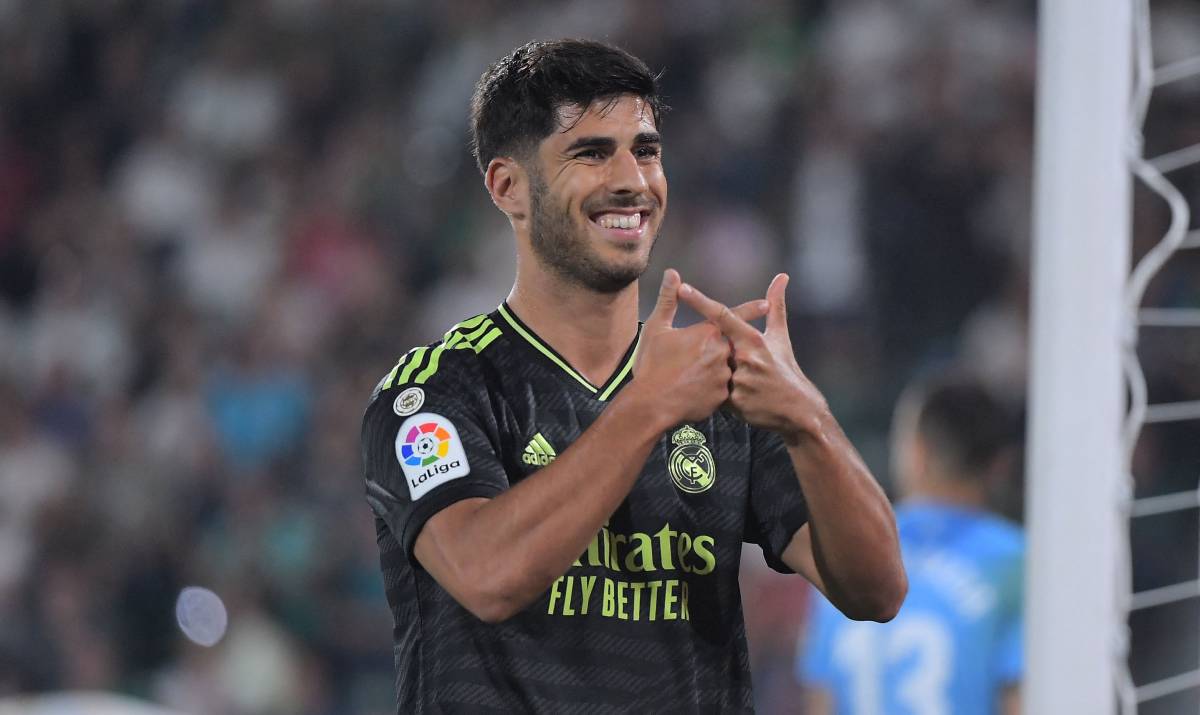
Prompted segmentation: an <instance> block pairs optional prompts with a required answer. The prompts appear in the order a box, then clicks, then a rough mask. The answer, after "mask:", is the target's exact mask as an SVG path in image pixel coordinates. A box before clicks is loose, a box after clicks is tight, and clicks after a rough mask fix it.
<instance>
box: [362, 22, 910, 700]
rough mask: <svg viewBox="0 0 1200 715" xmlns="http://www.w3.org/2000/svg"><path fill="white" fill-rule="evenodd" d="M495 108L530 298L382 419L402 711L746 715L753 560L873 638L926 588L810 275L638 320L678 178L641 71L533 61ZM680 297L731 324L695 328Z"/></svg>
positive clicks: (408, 361) (690, 295) (569, 44)
mask: <svg viewBox="0 0 1200 715" xmlns="http://www.w3.org/2000/svg"><path fill="white" fill-rule="evenodd" d="M471 110H472V111H471V119H472V132H473V144H474V152H475V156H476V159H477V161H478V164H479V168H480V170H481V171H482V172H483V176H484V184H485V186H486V187H487V190H488V192H489V194H490V195H491V198H492V201H493V202H494V203H495V205H496V206H497V207H498V208H499V209H500V210H501V211H502V212H504V214H505V215H506V216H507V217H508V218H509V221H510V222H511V225H512V227H513V233H514V234H515V237H516V250H517V257H518V261H517V275H516V281H515V284H514V285H513V288H512V291H511V292H510V293H509V295H508V298H507V300H505V301H504V302H503V303H501V304H500V306H499V307H498V308H496V310H494V311H492V312H490V313H487V314H485V315H477V316H474V317H471V318H467V319H466V320H463V321H462V322H460V323H458V324H457V325H455V326H454V327H452V328H450V330H449V331H447V332H446V334H445V336H444V337H443V339H442V340H440V341H438V342H436V343H433V344H432V345H428V346H425V347H418V348H416V349H414V350H411V351H409V352H408V353H406V354H405V355H404V356H403V357H401V358H400V360H399V362H398V363H397V364H396V366H395V367H393V368H392V370H391V372H389V373H388V374H387V375H386V376H385V377H384V378H383V380H382V381H381V382H380V384H379V386H378V387H377V389H376V390H375V394H374V395H373V396H372V400H371V403H370V405H369V406H368V408H367V412H366V415H365V416H364V422H363V436H362V440H363V441H362V447H363V459H364V464H365V471H366V481H367V497H368V501H369V503H370V505H371V508H372V510H373V512H374V514H375V516H376V517H377V518H376V525H377V531H378V542H379V547H380V551H381V562H382V568H383V572H384V581H385V584H386V587H387V597H388V601H389V605H390V607H391V610H392V614H393V618H394V621H395V631H394V636H393V637H394V655H395V664H396V670H397V673H396V689H397V695H398V700H399V704H398V710H399V712H402V713H419V712H426V711H432V712H474V711H488V712H492V711H496V710H500V711H515V712H548V713H569V712H647V713H648V712H679V711H687V712H698V711H704V712H738V711H746V710H750V709H751V708H752V698H751V691H750V673H749V663H748V659H747V653H746V643H745V637H744V629H743V622H742V613H741V605H740V600H739V593H738V580H737V579H738V560H739V558H740V553H741V545H742V543H743V542H744V541H750V542H755V543H758V544H760V545H761V546H762V548H763V550H764V552H765V554H766V558H767V560H768V561H769V563H770V564H771V565H772V566H773V567H775V568H776V569H779V570H780V571H785V572H791V571H798V572H800V573H802V574H804V575H805V576H807V577H808V578H809V579H810V580H812V581H813V582H814V583H815V584H817V586H818V587H819V588H820V589H821V590H822V592H824V593H825V594H827V595H828V596H829V597H830V598H831V599H833V601H834V602H836V603H837V604H838V606H839V607H840V608H842V609H843V610H844V611H845V612H846V613H847V614H849V615H851V616H852V617H855V618H867V619H877V620H887V619H888V618H891V617H892V615H893V614H894V613H895V612H896V610H897V609H898V608H899V604H900V602H901V600H902V599H903V595H904V591H905V578H904V572H903V567H902V565H901V561H900V556H899V543H898V540H897V536H896V531H895V522H894V517H893V514H892V511H891V506H890V505H889V503H888V502H887V499H886V497H885V496H884V494H883V492H882V490H881V489H880V488H879V486H878V485H877V484H876V482H875V480H874V479H873V478H872V476H871V475H870V474H869V473H868V471H867V469H866V468H865V467H864V465H863V463H862V461H861V460H860V458H859V457H858V455H857V453H856V452H855V450H854V448H853V447H852V446H851V444H850V443H849V441H848V440H847V439H846V437H845V436H844V435H843V434H842V431H841V429H840V428H839V427H838V424H837V422H836V421H835V420H834V418H833V416H832V415H831V414H830V413H829V410H828V408H827V406H826V403H825V401H824V399H823V398H822V396H821V394H820V393H819V392H818V391H817V389H816V388H815V387H814V386H813V385H812V383H811V382H809V381H808V379H807V378H806V377H805V376H804V374H803V373H802V372H801V370H800V368H799V367H798V366H797V365H796V362H795V359H794V358H793V356H792V349H791V343H790V342H789V339H788V333H787V322H786V317H785V315H784V309H785V306H784V289H785V287H786V278H785V277H782V276H781V277H779V278H777V279H776V280H775V281H773V282H772V283H771V286H770V287H769V289H768V291H767V295H766V299H765V300H764V299H759V300H754V301H750V302H749V303H746V304H743V305H741V306H738V307H737V308H735V309H728V308H726V307H725V306H723V305H721V304H720V303H718V302H716V301H713V300H711V299H709V298H708V297H707V296H704V295H703V294H702V293H701V292H700V291H699V290H698V289H696V288H694V287H692V286H689V285H687V284H684V283H682V281H681V278H680V276H679V275H678V274H677V273H676V272H675V271H673V270H669V271H667V272H666V273H665V274H664V276H663V281H662V287H661V290H660V292H659V297H658V301H657V305H656V306H655V307H654V310H653V313H652V314H651V315H650V316H649V318H648V319H647V320H646V322H645V324H644V325H640V324H639V322H638V314H637V306H638V284H637V279H638V277H639V276H640V275H641V274H642V272H643V271H644V270H645V268H646V265H647V262H648V260H649V258H650V250H651V246H652V245H653V243H654V240H655V238H656V237H657V235H658V230H659V227H660V225H661V223H662V221H663V216H664V215H665V212H666V208H667V181H666V177H665V176H664V174H663V167H662V158H661V152H662V144H663V141H662V139H661V136H660V134H659V119H660V115H661V112H662V103H661V100H660V98H659V94H658V90H657V87H656V78H655V76H654V75H653V74H651V73H650V72H649V70H648V69H647V67H646V65H645V64H644V63H643V62H641V61H640V60H638V59H636V58H634V57H632V56H631V55H629V54H627V53H625V52H624V51H622V50H619V49H616V48H613V47H610V46H607V45H604V44H600V43H595V42H585V41H560V42H549V43H540V42H539V43H530V44H527V45H525V46H523V47H520V48H518V49H517V50H516V51H514V52H513V53H512V54H510V55H509V56H507V57H505V58H503V59H501V60H500V61H498V62H497V63H495V64H494V65H492V66H491V67H490V68H489V69H488V70H487V72H486V73H484V75H483V76H482V78H481V79H480V81H479V84H478V86H477V88H476V92H475V95H474V98H473V100H472V107H471ZM681 300H682V301H685V302H687V303H688V304H690V305H691V306H693V307H694V308H696V309H697V310H698V311H700V313H701V314H702V315H704V316H705V317H706V318H707V320H705V321H703V322H701V323H699V324H696V325H693V326H690V327H686V328H678V329H677V328H675V327H673V325H672V322H673V318H674V315H675V310H676V305H677V301H681ZM763 317H765V318H766V330H765V332H760V331H759V330H758V329H757V328H755V327H754V326H752V325H751V324H750V323H749V322H748V321H751V320H755V319H759V318H763Z"/></svg>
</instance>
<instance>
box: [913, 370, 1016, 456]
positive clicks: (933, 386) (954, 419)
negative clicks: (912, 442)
mask: <svg viewBox="0 0 1200 715" xmlns="http://www.w3.org/2000/svg"><path fill="white" fill-rule="evenodd" d="M914 393H915V396H916V430H917V434H918V435H920V436H921V438H922V439H923V440H924V441H925V444H926V446H927V447H928V448H929V449H930V450H931V451H932V452H933V454H934V457H935V458H936V459H938V460H939V461H940V462H941V463H942V464H944V465H945V466H946V467H948V468H949V469H950V470H951V471H952V472H954V473H955V474H957V475H959V476H962V477H968V478H970V477H981V476H983V475H984V473H985V472H986V471H987V469H988V468H989V467H991V466H992V465H993V463H994V462H995V460H996V459H997V458H998V457H999V456H1000V455H1001V453H1002V452H1004V450H1005V449H1006V448H1008V447H1010V446H1012V445H1014V444H1016V443H1017V442H1018V441H1019V435H1018V434H1017V431H1018V430H1017V420H1016V419H1014V417H1013V415H1012V414H1010V412H1009V410H1008V409H1007V408H1005V406H1004V405H1002V404H1001V403H1000V402H999V401H998V400H996V398H995V397H993V396H992V394H991V393H990V392H989V391H988V390H987V389H986V388H985V387H983V385H981V384H979V382H977V381H975V380H973V379H971V378H966V377H961V376H949V377H940V378H934V379H930V380H927V381H925V382H923V383H920V384H918V385H917V386H916V387H915V388H914Z"/></svg>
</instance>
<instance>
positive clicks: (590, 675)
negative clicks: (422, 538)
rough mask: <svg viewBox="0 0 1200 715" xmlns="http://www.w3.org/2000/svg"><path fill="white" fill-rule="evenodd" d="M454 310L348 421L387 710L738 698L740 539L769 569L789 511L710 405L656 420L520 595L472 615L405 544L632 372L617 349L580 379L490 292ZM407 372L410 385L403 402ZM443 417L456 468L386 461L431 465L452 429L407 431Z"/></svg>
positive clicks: (584, 423)
mask: <svg viewBox="0 0 1200 715" xmlns="http://www.w3.org/2000/svg"><path fill="white" fill-rule="evenodd" d="M460 325H466V326H469V327H468V328H460V329H457V330H455V329H452V330H451V332H449V333H447V334H446V338H445V339H443V341H440V342H439V343H435V344H433V345H431V346H429V347H428V348H422V349H417V350H415V351H413V352H410V353H409V354H408V355H406V357H405V358H404V359H402V361H401V363H400V365H399V366H398V367H399V369H398V370H396V369H394V370H393V371H392V373H389V375H388V377H385V379H384V380H383V381H382V382H381V383H380V385H379V387H378V388H377V389H376V391H375V394H374V395H372V398H371V402H370V405H369V406H368V408H367V411H366V415H365V417H364V421H363V434H362V449H363V462H364V465H365V471H366V474H365V476H366V482H367V499H368V502H369V503H370V505H371V509H372V510H373V512H374V514H375V516H376V529H377V534H378V543H379V548H380V554H381V566H382V569H383V576H384V581H385V585H386V589H387V598H388V603H389V605H390V607H391V610H392V616H393V619H394V622H395V630H394V635H393V638H394V655H395V663H396V692H397V698H398V707H397V712H399V713H441V712H454V713H460V712H468V713H473V712H538V713H564V714H565V713H612V712H647V713H648V712H654V713H667V712H688V713H729V712H748V711H752V710H753V702H752V698H751V686H750V664H749V660H748V657H747V650H746V642H745V630H744V626H743V621H742V609H741V597H740V593H739V589H738V566H739V559H740V557H741V548H742V543H743V542H744V541H749V542H755V543H758V544H760V545H761V546H762V547H763V550H764V552H765V554H766V556H767V561H768V563H769V564H770V565H771V566H772V567H773V568H775V569H777V570H780V571H784V572H788V569H787V567H786V566H785V565H784V564H783V562H782V561H781V555H782V552H783V550H784V548H785V547H786V546H787V544H788V542H789V540H790V539H791V537H792V535H793V534H794V533H795V531H796V530H797V529H798V528H799V527H800V526H801V525H803V524H804V523H805V521H806V520H807V509H806V507H805V503H804V499H803V496H802V494H801V492H800V488H799V484H798V482H797V480H796V477H795V475H794V474H793V471H792V467H791V463H790V461H789V459H788V456H787V453H786V451H785V449H784V447H783V444H782V442H781V441H780V440H779V439H778V437H776V436H775V435H774V434H771V433H767V432H763V431H760V430H757V429H754V428H751V427H750V426H748V425H747V424H746V423H745V422H743V421H741V420H740V419H738V418H736V417H734V416H732V415H730V414H727V413H724V412H718V413H717V414H714V415H713V416H712V417H710V418H709V419H707V420H704V421H703V422H698V423H692V424H691V425H690V427H691V428H692V429H690V430H689V429H687V428H686V427H687V426H685V425H678V426H677V427H674V428H672V429H671V430H669V431H667V432H666V433H664V434H663V435H662V437H661V439H660V441H659V446H658V448H657V449H655V450H654V451H652V452H651V454H650V456H649V458H648V459H647V461H646V465H645V467H644V469H643V471H642V474H641V476H640V477H639V478H638V481H637V483H636V485H635V486H634V488H633V490H632V491H631V492H630V494H629V495H628V496H627V497H626V499H625V501H624V502H622V504H621V505H620V507H619V508H618V509H617V510H616V512H615V513H613V515H612V516H611V517H610V519H609V520H608V523H607V524H606V525H605V526H604V527H603V528H602V529H601V530H600V533H599V534H597V536H596V538H595V539H594V540H593V542H592V544H591V545H590V546H589V547H588V549H587V550H586V551H585V553H583V554H582V555H581V556H580V558H579V560H578V561H576V563H575V565H574V566H572V567H571V568H570V569H569V570H568V571H567V573H566V574H564V575H563V576H562V578H560V579H558V580H557V581H556V582H555V583H554V584H553V585H552V586H551V588H550V589H548V590H547V592H546V593H545V594H543V596H542V597H541V598H540V599H538V600H537V601H536V602H535V603H533V604H532V605H531V606H529V607H528V608H527V609H525V610H524V611H522V612H521V613H519V614H517V615H516V616H514V617H513V618H511V619H509V620H507V621H505V622H503V623H501V624H498V625H489V624H486V623H484V622H482V621H480V620H478V619H477V618H475V617H474V616H473V615H472V614H471V613H470V612H468V611H467V610H466V609H464V608H463V607H462V606H460V605H459V604H458V603H457V602H456V601H455V600H454V599H453V598H452V597H451V596H450V595H449V594H448V593H447V592H446V591H445V590H443V589H442V588H441V587H440V586H439V585H438V583H437V582H436V581H435V580H434V579H433V578H432V577H431V576H430V575H429V574H428V573H427V572H426V571H425V570H424V569H422V568H421V566H420V564H419V563H418V562H417V561H416V559H415V558H414V557H413V553H412V549H413V544H414V542H415V541H416V538H417V534H418V533H419V532H420V530H421V527H422V526H423V525H424V523H425V521H426V520H428V519H429V518H430V517H431V516H432V515H433V514H435V513H437V512H438V511H439V510H440V509H443V508H445V507H446V506H447V505H449V504H452V503H454V502H455V501H458V500H460V499H465V498H469V497H478V496H483V497H492V496H495V495H496V494H498V493H500V492H502V491H503V490H505V489H507V488H509V487H510V486H512V485H513V484H516V483H517V482H519V481H521V480H522V479H524V478H525V477H526V476H528V475H530V474H532V473H533V472H534V471H536V470H537V469H542V468H544V466H545V465H546V464H548V463H550V461H552V459H553V458H554V456H556V455H559V454H562V452H563V451H564V450H566V449H569V448H570V446H571V444H572V442H574V441H575V439H576V438H578V437H579V435H580V434H581V433H582V432H583V431H584V430H586V429H587V428H588V426H589V425H590V424H591V423H592V422H593V421H594V420H595V419H596V417H597V416H598V415H599V414H600V412H601V411H602V410H604V408H605V406H606V405H607V401H608V400H607V399H602V398H611V396H612V395H613V394H615V393H616V392H617V390H619V388H620V386H621V385H622V384H623V383H625V382H627V381H628V380H629V379H630V377H631V376H632V375H631V372H630V371H629V370H623V369H618V371H617V372H616V373H615V374H614V377H613V379H612V380H610V383H612V384H607V385H601V386H593V385H590V384H587V383H586V381H584V380H582V378H580V377H579V376H578V374H577V373H574V372H573V371H572V370H571V368H570V366H569V365H567V364H566V362H565V361H564V360H562V358H561V357H560V356H558V355H557V354H556V353H554V352H553V351H552V350H551V349H550V348H549V346H546V345H545V344H543V343H541V342H540V341H539V339H538V338H537V336H536V335H534V334H533V333H532V331H531V330H529V329H528V328H527V327H526V326H524V325H523V324H522V323H520V321H519V318H518V317H517V316H515V315H513V314H512V311H511V309H508V308H507V306H502V307H501V309H498V310H497V311H495V312H493V313H491V314H489V315H488V316H486V318H485V317H483V316H476V318H474V319H471V320H469V321H464V323H462V324H460ZM491 326H495V327H498V328H499V330H500V334H498V335H492V334H491V333H492V331H493V328H492V327H491ZM457 327H458V326H456V328H457ZM489 335H490V338H489V339H487V344H486V345H485V346H484V347H483V348H482V349H479V343H480V342H482V340H483V339H485V338H486V336H489ZM464 343H466V344H465V345H464ZM447 344H452V346H451V348H449V349H445V346H446V345H447ZM635 345H636V343H635ZM438 347H443V348H444V349H442V350H440V351H438ZM435 353H437V357H438V358H439V359H438V362H437V364H436V366H435V368H434V369H432V370H431V369H430V368H429V362H430V361H431V359H432V357H433V356H434V354H435ZM634 353H635V346H631V347H630V350H629V353H628V354H627V355H626V360H624V361H623V362H622V367H623V368H624V367H625V366H627V365H630V364H632V360H633V357H634ZM414 361H417V362H420V364H415V365H414ZM406 362H407V363H409V365H408V367H409V369H407V370H406V369H404V368H405V363H406ZM560 363H561V364H560ZM402 377H404V378H406V379H404V380H401V379H400V378H402ZM418 389H419V390H420V393H419V397H420V398H423V401H420V406H419V407H418V408H416V410H417V411H416V413H414V414H409V411H410V410H412V409H414V408H413V405H414V404H415V403H417V402H418V397H417V395H418V393H417V390H418ZM406 391H407V394H405V393H406ZM401 398H402V399H401ZM400 413H404V416H402V415H401V414H400ZM421 415H435V416H440V418H439V419H436V420H435V419H434V418H431V417H422V416H421ZM445 421H448V422H450V423H452V424H453V427H454V430H455V431H456V432H457V437H458V438H459V441H460V442H461V448H462V454H464V455H465V460H466V462H467V463H468V464H467V468H468V469H469V473H467V474H465V475H464V476H453V477H447V476H445V474H456V473H458V472H461V471H462V470H461V469H460V468H458V467H451V468H450V469H449V471H447V472H446V473H445V474H440V473H437V472H436V471H434V472H430V473H431V474H433V476H432V477H430V478H429V480H428V482H427V483H426V484H418V483H417V481H416V480H419V479H420V478H421V477H420V476H419V475H417V472H418V471H421V470H424V469H425V467H424V465H423V464H419V465H418V466H415V467H413V466H410V467H409V472H408V473H406V472H405V471H404V469H403V468H402V466H401V460H402V459H404V458H407V459H409V460H421V461H423V460H430V459H432V460H433V461H432V462H431V467H430V469H433V470H436V468H437V466H438V464H439V463H441V462H451V463H455V462H453V461H452V460H453V459H454V458H455V456H456V454H458V453H457V452H455V451H454V449H455V447H454V445H453V444H451V445H450V446H449V447H446V448H445V449H448V450H450V451H449V452H447V456H446V457H437V455H436V449H438V447H437V446H436V445H438V444H442V443H447V442H449V441H452V440H443V442H438V441H437V439H433V440H432V441H427V442H426V444H425V446H424V447H423V448H420V449H418V448H417V447H414V446H412V445H416V444H417V442H412V441H410V440H409V436H410V435H413V434H416V433H414V432H413V429H418V431H419V429H421V428H422V427H421V425H422V424H424V425H430V424H434V422H436V423H437V424H443V423H444V422H445ZM402 427H403V429H402ZM428 430H429V433H430V434H434V433H435V428H434V427H429V428H428ZM418 441H419V440H418ZM406 445H408V446H409V448H408V450H407V451H406V450H405V446H406ZM414 449H417V452H421V449H424V450H425V452H428V451H429V450H431V449H432V450H435V451H434V453H433V456H432V457H421V454H424V453H425V452H421V454H417V453H416V452H414V451H413V450H414ZM705 450H707V452H708V454H707V455H704V454H701V453H702V452H704V451H705ZM412 454H417V456H415V457H414V456H411V455H412ZM406 455H408V456H407V457H406ZM709 458H711V462H709V461H708V460H709ZM439 460H440V462H439ZM672 463H674V466H670V465H671V464H672ZM714 465H715V469H714V468H713V467H714ZM424 473H425V472H422V474H424ZM673 475H675V476H673ZM428 484H435V485H434V486H433V487H432V488H430V489H428V490H427V491H421V490H422V489H425V488H426V487H427V485H428ZM684 487H686V488H684ZM414 489H416V490H417V491H413V490H414ZM413 494H416V495H417V497H416V499H413Z"/></svg>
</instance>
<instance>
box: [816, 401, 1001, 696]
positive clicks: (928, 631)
mask: <svg viewBox="0 0 1200 715" xmlns="http://www.w3.org/2000/svg"><path fill="white" fill-rule="evenodd" d="M1012 445H1013V439H1012V434H1011V430H1010V428H1009V419H1008V417H1007V416H1006V414H1005V411H1004V410H1003V409H1002V408H1001V407H1000V406H999V405H998V404H997V403H996V402H995V401H994V400H993V399H991V397H990V396H989V395H988V394H987V393H986V392H985V391H984V390H983V389H982V388H981V387H979V386H976V385H974V384H971V383H967V382H954V381H948V380H941V381H937V382H931V383H929V384H926V385H923V386H916V387H913V388H910V389H909V390H908V391H907V392H906V393H905V395H904V396H903V397H902V398H901V400H900V404H899V406H898V408H897V410H896V418H895V424H894V427H893V442H892V461H893V468H894V469H895V474H896V476H897V478H898V479H899V486H900V489H901V491H902V496H903V499H902V502H901V505H900V506H899V508H897V510H896V523H897V526H898V527H899V530H900V544H901V550H902V552H903V557H904V566H905V568H906V569H907V570H908V578H909V590H908V598H907V599H906V600H905V602H904V605H903V606H902V607H901V609H900V613H899V614H898V615H897V616H896V618H895V619H894V620H892V621H891V622H889V623H870V622H856V621H851V620H849V619H847V618H846V617H844V616H842V614H841V613H839V612H838V611H837V610H836V609H835V608H834V607H833V606H831V605H830V604H829V602H828V601H826V600H825V599H824V598H822V597H821V596H820V594H816V595H814V597H813V604H814V606H813V613H812V617H811V619H810V621H809V626H808V629H807V635H806V638H805V639H804V642H803V643H802V645H801V650H800V655H799V658H798V661H797V675H798V677H799V678H800V680H801V682H803V683H804V684H805V685H806V686H807V692H808V702H807V705H808V707H807V708H806V709H805V712H806V713H817V714H821V713H839V714H845V715H910V714H911V715H987V714H989V713H1005V714H1010V713H1016V712H1018V707H1019V696H1018V687H1019V683H1020V678H1021V669H1022V657H1021V645H1022V644H1021V598H1022V570H1023V560H1024V553H1025V542H1024V537H1023V535H1022V533H1021V531H1020V529H1019V528H1018V527H1017V526H1016V525H1014V524H1012V523H1010V522H1008V521H1006V520H1004V519H1002V518H1000V517H998V516H995V515H993V514H990V513H988V512H987V511H985V504H986V501H987V488H986V481H987V479H988V478H989V476H990V475H993V474H995V473H996V470H998V469H1001V468H1003V466H1004V463H1005V462H1006V460H1007V459H1008V458H1010V457H1012V456H1013V452H1012Z"/></svg>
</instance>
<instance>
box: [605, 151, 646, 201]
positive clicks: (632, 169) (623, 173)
mask: <svg viewBox="0 0 1200 715" xmlns="http://www.w3.org/2000/svg"><path fill="white" fill-rule="evenodd" d="M608 167H609V168H608V188H609V190H610V191H612V192H613V193H624V192H629V193H634V194H641V193H644V192H645V191H646V190H648V189H649V188H650V185H649V183H648V182H647V181H646V176H645V174H644V173H643V171H644V167H643V166H642V165H641V164H640V163H638V160H637V157H636V156H634V155H633V152H630V151H619V152H617V153H616V154H614V155H613V157H612V159H611V160H610V161H609V162H608Z"/></svg>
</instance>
